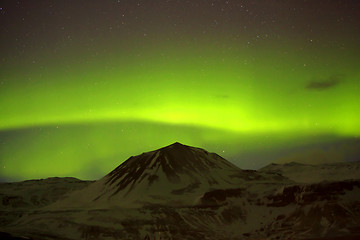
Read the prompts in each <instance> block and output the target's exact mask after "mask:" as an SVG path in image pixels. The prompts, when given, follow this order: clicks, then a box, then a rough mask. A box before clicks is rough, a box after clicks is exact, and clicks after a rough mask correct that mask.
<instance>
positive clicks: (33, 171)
mask: <svg viewBox="0 0 360 240" xmlns="http://www.w3.org/2000/svg"><path fill="white" fill-rule="evenodd" d="M0 33H1V35H0V64H1V65H0V180H2V181H4V180H6V181H10V180H11V181H13V180H23V179H30V178H46V177H51V176H73V177H78V178H82V179H96V178H99V177H101V176H103V175H105V174H106V173H108V172H109V171H111V170H112V169H113V168H115V167H116V166H118V165H119V164H121V163H122V162H123V161H124V160H126V159H127V158H128V157H130V156H131V155H137V154H141V153H142V152H146V151H150V150H154V149H156V148H160V147H163V146H165V145H169V144H171V143H173V142H175V141H179V142H181V143H183V144H187V145H192V146H198V147H202V148H205V149H207V150H209V151H212V152H217V153H218V154H220V155H222V156H223V157H225V158H226V159H228V160H230V161H232V162H233V163H235V164H237V165H238V166H239V167H242V168H252V169H257V168H259V167H262V166H264V165H266V164H268V163H270V162H286V161H290V160H291V161H302V162H307V163H320V162H333V161H351V160H359V156H360V150H359V149H360V140H359V135H360V44H359V43H360V1H357V0H353V1H335V0H316V1H315V0H289V1H280V0H266V1H265V0H264V1H261V0H258V1H241V0H228V1H215V0H213V1H210V0H192V1H176V0H168V1H165V0H162V1H160V0H159V1H157V0H146V1H145V0H142V1H136V0H98V1H92V0H86V1H83V0H77V1H65V0H61V1H60V0H58V1H49V0H44V1H35V0H33V1H32V0H26V1H25V0H23V1H15V0H8V1H1V3H0Z"/></svg>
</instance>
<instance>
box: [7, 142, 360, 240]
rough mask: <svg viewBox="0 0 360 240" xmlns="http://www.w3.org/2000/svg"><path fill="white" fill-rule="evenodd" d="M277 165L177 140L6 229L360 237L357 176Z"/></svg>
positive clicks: (50, 235) (24, 232)
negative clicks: (257, 166) (291, 174)
mask: <svg viewBox="0 0 360 240" xmlns="http://www.w3.org/2000/svg"><path fill="white" fill-rule="evenodd" d="M349 164H350V166H352V165H351V163H349ZM353 164H354V165H356V164H357V163H353ZM272 167H274V166H270V167H267V168H264V169H265V170H264V169H262V170H261V171H247V170H241V169H239V168H237V167H236V166H234V165H233V164H231V163H229V162H228V161H226V160H225V159H223V158H222V157H220V156H218V155H217V154H214V153H209V152H207V151H205V150H203V149H200V148H194V147H190V146H186V145H182V144H180V143H175V144H172V145H170V146H167V147H165V148H161V149H158V150H155V151H152V152H148V153H143V154H141V155H138V156H134V157H131V158H129V159H128V160H127V161H125V162H124V163H123V164H121V165H120V166H119V167H117V168H116V169H114V170H113V171H112V172H110V173H109V174H108V175H106V176H105V177H103V178H102V179H100V180H98V181H96V182H94V183H91V184H90V185H88V186H86V187H84V188H82V189H80V190H78V191H74V192H71V193H70V194H68V195H66V197H64V198H61V199H59V200H58V201H56V202H55V203H51V204H49V205H47V206H45V207H43V208H40V209H35V210H29V211H27V212H25V213H24V214H23V215H22V216H21V217H20V218H19V219H16V220H14V221H12V222H11V223H8V224H5V225H3V226H0V232H1V231H2V232H7V233H11V234H13V235H15V236H26V237H31V238H32V239H38V240H42V239H44V240H45V239H67V240H69V239H74V240H75V239H189V240H190V239H194V240H195V239H196V240H197V239H214V240H215V239H216V240H217V239H249V240H250V239H295V240H300V239H312V240H315V239H317V240H320V239H359V237H360V220H359V219H360V180H359V179H355V178H354V177H351V179H348V178H347V177H346V178H343V179H339V178H337V180H336V181H334V180H333V179H330V181H323V182H318V181H312V183H306V182H304V181H303V182H301V183H298V182H295V181H293V180H290V179H289V178H286V177H284V176H282V175H281V174H284V173H285V172H286V171H283V172H281V171H280V172H279V171H278V169H274V168H272ZM278 167H279V166H278ZM269 168H271V169H269ZM280 169H283V168H281V167H280ZM309 169H311V168H306V167H304V168H302V170H301V171H304V173H303V174H304V175H306V171H307V170H309ZM345 169H346V171H345ZM350 169H352V170H353V171H355V170H357V168H356V167H350ZM339 171H345V172H344V174H349V172H348V168H339ZM349 171H351V170H349ZM310 173H311V174H313V173H312V172H311V171H310V172H308V173H307V174H310ZM337 174H338V175H339V176H340V175H341V173H340V172H338V173H337ZM353 174H355V173H353ZM285 175H286V174H285ZM349 175H350V174H349ZM324 176H325V175H324ZM354 176H356V175H354ZM322 180H326V179H322Z"/></svg>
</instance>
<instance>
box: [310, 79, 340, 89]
mask: <svg viewBox="0 0 360 240" xmlns="http://www.w3.org/2000/svg"><path fill="white" fill-rule="evenodd" d="M341 80H342V79H341V78H340V76H331V77H329V78H325V79H319V80H312V81H311V82H309V83H308V84H307V85H306V89H308V90H317V91H324V90H328V89H331V88H334V87H336V86H338V85H339V84H340V82H341Z"/></svg>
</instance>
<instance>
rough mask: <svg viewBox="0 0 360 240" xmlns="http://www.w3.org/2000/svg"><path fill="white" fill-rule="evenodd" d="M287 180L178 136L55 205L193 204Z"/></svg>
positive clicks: (101, 206) (131, 205) (61, 206)
mask: <svg viewBox="0 0 360 240" xmlns="http://www.w3.org/2000/svg"><path fill="white" fill-rule="evenodd" d="M281 180H282V181H286V179H285V178H282V177H280V176H277V175H274V174H272V175H269V174H259V173H257V172H255V171H244V170H241V169H240V168H238V167H236V166H235V165H233V164H232V163H230V162H228V161H227V160H225V159H224V158H222V157H220V156H219V155H217V154H216V153H209V152H207V151H206V150H204V149H201V148H195V147H190V146H186V145H183V144H181V143H178V142H176V143H174V144H171V145H169V146H167V147H164V148H161V149H158V150H155V151H151V152H146V153H143V154H141V155H138V156H133V157H130V158H129V159H128V160H126V161H125V162H124V163H122V164H121V165H120V166H118V167H117V168H116V169H114V170H113V171H112V172H110V173H109V174H108V175H106V176H105V177H103V178H102V179H100V180H99V181H97V182H95V183H94V184H92V185H90V186H88V187H87V188H85V189H82V190H81V191H78V192H75V193H74V194H73V195H72V196H70V197H69V198H68V199H65V200H64V201H59V202H57V203H55V204H53V205H52V206H51V207H52V208H65V207H67V206H71V207H72V208H73V207H76V208H78V207H82V208H86V207H91V208H93V207H96V208H108V207H109V206H122V207H124V206H127V207H134V206H136V207H139V206H143V205H146V204H166V205H171V206H188V205H194V204H196V203H197V201H198V200H199V199H200V198H201V196H202V194H204V193H205V192H207V191H211V190H214V189H230V188H237V187H239V186H240V185H241V184H248V183H250V182H254V181H256V182H259V181H266V182H271V181H281Z"/></svg>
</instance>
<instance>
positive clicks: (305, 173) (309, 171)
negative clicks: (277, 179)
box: [259, 162, 360, 183]
mask: <svg viewBox="0 0 360 240" xmlns="http://www.w3.org/2000/svg"><path fill="white" fill-rule="evenodd" d="M259 172H262V173H268V174H272V173H275V174H280V175H282V176H285V177H287V178H289V179H291V180H293V181H295V182H301V183H317V182H322V181H343V180H352V179H360V162H339V163H327V164H318V165H311V164H303V163H297V162H291V163H285V164H274V163H273V164H270V165H267V166H265V167H263V168H261V169H259Z"/></svg>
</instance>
